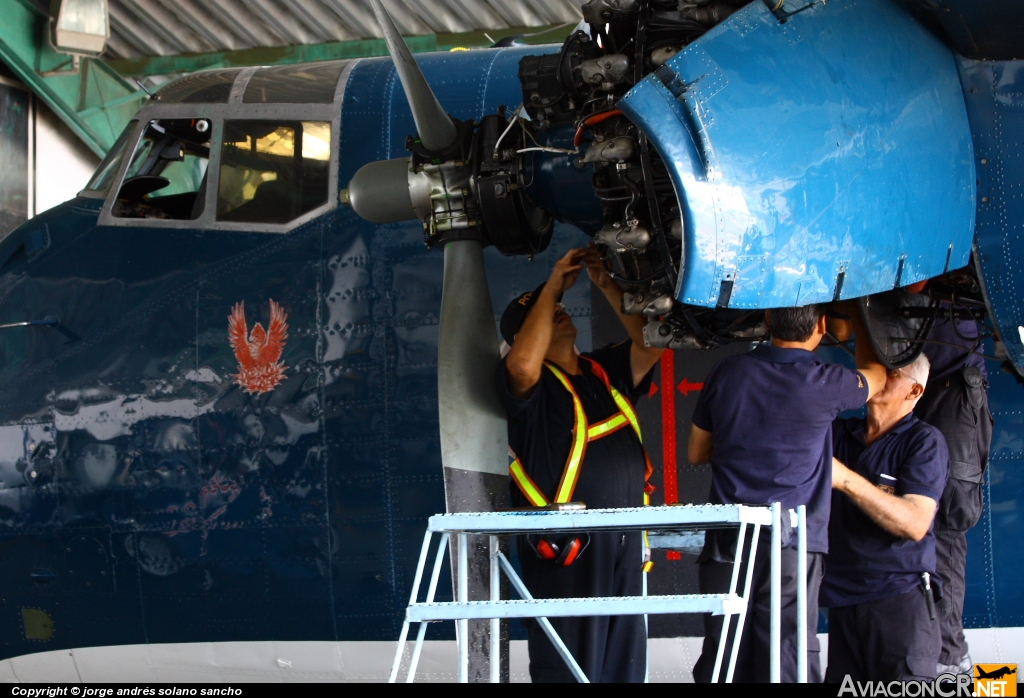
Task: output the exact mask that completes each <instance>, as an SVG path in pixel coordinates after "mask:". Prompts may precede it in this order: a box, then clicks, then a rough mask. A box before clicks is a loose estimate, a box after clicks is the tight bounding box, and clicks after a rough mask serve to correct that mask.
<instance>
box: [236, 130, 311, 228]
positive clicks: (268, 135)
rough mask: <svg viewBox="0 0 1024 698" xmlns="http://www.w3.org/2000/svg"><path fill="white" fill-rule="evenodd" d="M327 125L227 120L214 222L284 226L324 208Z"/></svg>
mask: <svg viewBox="0 0 1024 698" xmlns="http://www.w3.org/2000/svg"><path fill="white" fill-rule="evenodd" d="M330 160H331V124H330V123H329V122H326V121H226V122H225V123H224V149H223V151H222V153H221V161H220V187H219V191H218V192H217V220H219V221H239V222H246V223H287V222H288V221H291V220H294V219H296V218H298V217H299V216H301V215H302V214H304V213H307V212H309V211H312V210H313V209H315V208H317V207H319V206H322V205H323V204H325V203H327V198H328V186H329V185H328V182H329V175H330Z"/></svg>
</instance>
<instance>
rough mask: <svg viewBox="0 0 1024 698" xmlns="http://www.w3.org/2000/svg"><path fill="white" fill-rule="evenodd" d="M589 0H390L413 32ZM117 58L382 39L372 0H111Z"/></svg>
mask: <svg viewBox="0 0 1024 698" xmlns="http://www.w3.org/2000/svg"><path fill="white" fill-rule="evenodd" d="M581 1H582V0H383V2H384V5H385V6H386V7H387V9H388V11H389V12H390V13H391V16H392V17H394V19H395V23H396V24H397V25H398V28H399V29H400V30H401V32H402V33H403V34H404V35H406V36H413V35H425V34H445V33H460V32H471V31H479V30H487V29H505V28H509V27H545V26H551V25H555V24H562V23H569V22H577V21H579V19H580V9H579V5H578V2H581ZM109 7H110V33H111V37H110V41H109V43H108V44H107V56H108V57H110V58H138V57H142V56H170V55H178V54H183V53H210V52H216V51H231V50H238V49H248V48H257V47H271V46H292V45H296V44H321V43H328V42H335V41H351V40H356V39H372V38H380V36H381V33H380V29H379V28H378V27H377V22H376V21H375V20H374V18H373V11H372V10H371V9H370V3H369V2H368V0H109Z"/></svg>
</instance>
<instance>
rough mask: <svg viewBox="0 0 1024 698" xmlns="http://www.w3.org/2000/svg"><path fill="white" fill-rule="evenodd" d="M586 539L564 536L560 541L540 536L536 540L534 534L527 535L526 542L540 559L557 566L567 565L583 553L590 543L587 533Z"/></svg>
mask: <svg viewBox="0 0 1024 698" xmlns="http://www.w3.org/2000/svg"><path fill="white" fill-rule="evenodd" d="M585 538H586V540H581V539H579V538H576V537H572V538H565V539H563V540H562V541H561V542H558V541H555V540H553V539H551V538H547V537H541V538H538V539H537V540H536V541H535V540H534V536H527V537H526V542H527V543H529V545H530V547H531V548H532V549H533V552H535V553H536V554H537V557H539V558H540V559H542V560H549V561H550V562H552V563H554V564H555V565H558V566H559V567H568V566H569V565H571V564H572V563H574V562H575V561H576V559H577V558H578V557H579V556H580V555H582V554H583V551H584V550H586V548H587V546H588V545H590V536H589V535H587V536H586V537H585Z"/></svg>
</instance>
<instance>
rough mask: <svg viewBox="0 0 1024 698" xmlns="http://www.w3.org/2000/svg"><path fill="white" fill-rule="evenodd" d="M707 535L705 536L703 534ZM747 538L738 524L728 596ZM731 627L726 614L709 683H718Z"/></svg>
mask: <svg viewBox="0 0 1024 698" xmlns="http://www.w3.org/2000/svg"><path fill="white" fill-rule="evenodd" d="M705 535H707V534H705ZM746 538H747V524H746V522H743V523H741V524H740V532H739V538H737V539H736V555H735V556H734V557H733V561H732V579H731V580H730V581H729V595H730V596H731V595H733V594H735V593H736V582H737V581H739V578H740V563H741V562H742V560H743V548H744V544H745V543H746ZM731 625H732V614H731V613H727V614H726V615H725V617H723V618H722V634H721V636H720V637H719V638H718V652H717V653H716V654H715V668H714V671H712V672H711V683H718V677H719V675H720V674H721V671H722V657H724V656H725V643H726V642H727V641H728V639H729V626H731ZM739 641H740V638H739V635H737V636H736V639H735V640H734V641H733V644H734V645H738V644H739Z"/></svg>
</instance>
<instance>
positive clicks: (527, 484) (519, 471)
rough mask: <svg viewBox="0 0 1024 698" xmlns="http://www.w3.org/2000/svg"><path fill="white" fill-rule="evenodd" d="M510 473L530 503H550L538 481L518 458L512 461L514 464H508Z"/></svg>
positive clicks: (537, 504)
mask: <svg viewBox="0 0 1024 698" xmlns="http://www.w3.org/2000/svg"><path fill="white" fill-rule="evenodd" d="M508 473H509V475H510V476H511V477H512V479H513V480H514V481H515V483H516V485H517V486H518V487H519V491H520V492H522V493H523V495H524V496H525V497H526V498H527V499H528V500H529V501H530V504H532V505H533V506H535V507H546V506H547V505H548V504H550V502H548V498H547V497H545V496H544V493H543V492H541V491H540V488H539V487H537V483H536V482H534V481H533V479H532V478H531V477H530V476H529V475H527V474H526V470H525V469H523V464H522V463H520V462H519V459H518V458H516V459H515V460H514V461H512V465H510V466H508Z"/></svg>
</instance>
